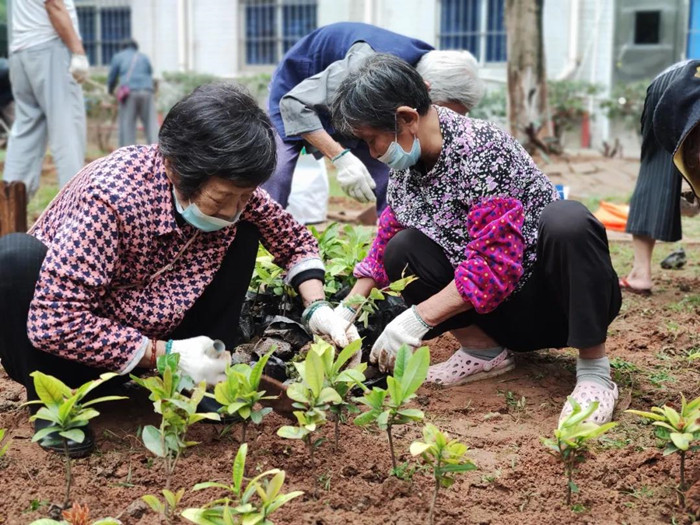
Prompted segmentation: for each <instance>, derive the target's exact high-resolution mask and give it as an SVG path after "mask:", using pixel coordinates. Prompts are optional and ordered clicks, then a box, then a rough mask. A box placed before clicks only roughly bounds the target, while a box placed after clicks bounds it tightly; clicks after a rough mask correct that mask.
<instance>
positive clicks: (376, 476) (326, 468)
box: [0, 177, 700, 525]
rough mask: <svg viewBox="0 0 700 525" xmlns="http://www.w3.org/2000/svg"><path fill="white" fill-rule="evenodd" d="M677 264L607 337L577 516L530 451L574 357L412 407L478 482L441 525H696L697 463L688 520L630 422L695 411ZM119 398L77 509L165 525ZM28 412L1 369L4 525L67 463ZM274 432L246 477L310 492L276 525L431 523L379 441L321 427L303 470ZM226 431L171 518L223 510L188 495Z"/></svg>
mask: <svg viewBox="0 0 700 525" xmlns="http://www.w3.org/2000/svg"><path fill="white" fill-rule="evenodd" d="M553 178H554V177H553ZM632 185H633V180H632ZM577 188H578V187H577ZM598 189H599V190H600V187H599V188H598ZM576 191H578V192H579V194H580V195H581V194H582V193H583V190H579V189H577V190H576ZM620 191H621V192H622V191H623V190H622V189H621V190H620ZM572 193H573V189H572ZM596 194H597V195H602V193H601V192H600V191H599V192H598V193H596ZM581 197H582V198H585V197H584V196H583V195H581ZM686 251H687V253H688V259H689V262H688V264H687V265H686V267H685V268H683V269H682V270H677V271H661V270H658V260H657V259H658V258H659V257H660V256H658V257H657V258H656V259H655V269H656V270H655V271H656V275H655V282H654V294H653V295H652V296H650V297H641V296H637V295H630V294H625V295H624V304H623V307H622V311H621V313H620V315H619V316H618V318H617V319H616V320H615V321H614V322H613V323H612V325H611V326H610V329H609V339H608V351H609V355H610V357H611V361H612V363H613V366H614V375H615V379H616V381H617V383H618V385H619V386H620V388H621V395H620V402H619V405H618V409H617V411H616V420H617V421H619V423H620V424H619V426H618V427H616V428H615V429H613V431H611V432H610V433H609V434H608V435H607V437H605V438H604V439H602V440H601V443H600V446H599V447H597V449H596V450H595V454H594V456H593V457H591V458H590V459H588V460H587V461H586V462H585V463H583V464H582V465H581V466H580V467H579V471H578V472H577V473H576V479H577V480H578V485H579V487H580V493H579V494H575V495H574V498H573V503H574V504H575V506H574V510H572V508H569V507H567V506H566V505H565V504H564V494H565V480H564V477H563V474H562V470H561V467H560V465H559V464H558V463H557V462H556V461H555V459H554V458H552V457H551V456H549V455H548V454H547V453H546V452H545V450H544V448H543V447H542V445H541V444H540V441H539V437H540V436H547V435H549V434H551V432H552V430H553V429H554V428H555V426H556V423H557V418H558V415H559V411H560V409H561V406H562V404H563V402H564V400H565V397H566V395H567V394H569V393H570V392H571V390H572V389H573V386H574V377H575V374H574V369H575V353H574V352H573V351H572V350H571V349H565V350H549V351H540V352H535V353H529V354H520V355H518V356H517V367H516V369H515V370H513V371H512V372H510V373H508V374H506V375H503V376H500V377H498V378H494V379H492V380H489V381H484V382H478V383H474V384H471V385H466V386H462V387H457V388H453V389H440V388H435V387H423V388H422V389H421V390H420V391H419V396H418V398H417V403H416V406H420V408H422V409H423V410H424V411H425V413H426V415H427V419H428V420H429V421H431V422H434V423H435V424H436V425H437V426H439V427H440V428H441V429H443V430H445V431H447V432H449V433H450V434H451V435H453V436H454V437H458V438H460V439H461V440H462V441H463V442H465V443H466V444H468V445H469V447H470V452H469V454H470V457H471V459H473V461H474V462H475V463H476V464H477V466H478V470H476V471H473V472H468V473H466V474H464V475H462V476H461V477H459V478H458V481H457V483H456V484H455V485H454V486H453V487H452V488H451V489H449V490H446V491H444V492H442V493H441V494H440V496H439V498H438V501H437V515H436V523H438V524H443V525H448V524H454V523H460V524H461V523H465V524H467V523H474V524H494V525H495V524H512V523H516V522H517V523H519V524H522V525H526V524H533V525H534V524H537V525H539V524H542V525H547V524H560V523H581V524H583V523H586V524H589V523H595V524H623V523H625V524H652V523H653V524H656V523H677V524H691V523H693V522H694V520H695V519H698V518H700V485H698V483H700V454H698V453H696V454H695V456H690V459H689V461H688V463H687V475H688V478H689V481H690V482H693V483H696V485H695V487H694V489H691V491H690V492H689V501H688V505H687V508H686V509H681V508H679V506H678V504H677V495H676V492H675V489H674V487H675V485H676V482H677V481H676V480H677V478H678V473H679V463H678V458H677V457H676V456H669V457H664V456H663V455H662V452H661V450H660V449H658V448H657V446H656V442H655V439H654V438H653V437H652V433H651V430H650V427H649V426H647V425H645V424H643V423H642V422H640V421H639V420H638V419H637V418H636V417H634V416H631V415H629V414H624V409H626V408H635V409H642V410H646V409H649V408H650V407H651V406H654V405H659V406H660V405H662V404H664V403H668V404H674V405H675V404H677V403H678V402H679V395H680V393H681V392H682V393H684V394H685V395H686V397H688V398H694V397H697V396H698V395H700V359H695V360H691V359H689V355H691V354H692V353H693V352H699V351H700V247H698V246H697V245H691V246H688V247H687V249H686ZM612 253H613V257H614V260H615V264H616V267H617V268H618V269H619V271H620V273H621V274H622V273H624V270H625V269H626V267H627V266H628V265H629V258H630V251H629V246H628V245H627V243H624V242H619V241H615V242H613V243H612ZM657 270H658V271H657ZM429 346H430V348H431V360H432V361H433V362H439V361H442V360H444V359H446V358H447V357H449V355H450V354H451V352H452V351H453V350H454V348H455V346H456V343H455V342H454V340H452V339H451V338H450V336H443V337H441V338H439V339H437V340H434V341H431V342H430V343H429ZM121 393H122V394H124V395H128V396H129V397H130V399H129V400H128V401H121V402H115V403H111V404H105V405H101V407H98V409H99V410H100V411H101V412H102V415H101V416H100V417H99V418H97V420H96V421H95V425H94V426H95V430H96V436H97V448H98V450H97V451H96V452H95V453H94V454H93V455H92V456H91V457H89V458H86V459H81V460H76V461H75V462H74V475H75V486H74V489H73V501H75V502H79V503H81V504H87V505H88V506H89V508H90V509H91V517H92V518H93V519H97V518H101V517H105V516H113V517H119V519H121V520H122V522H123V523H125V524H127V525H146V524H154V523H160V521H159V518H158V517H157V516H156V515H155V514H153V513H152V512H151V511H150V510H149V509H148V508H147V507H146V505H145V504H144V503H142V502H141V501H140V497H141V496H142V495H144V494H157V493H159V491H160V490H161V489H162V488H163V486H164V477H163V469H162V465H161V463H160V461H159V460H158V459H157V458H153V457H152V455H151V454H150V453H149V452H148V451H147V450H146V449H145V448H144V447H143V445H142V444H141V443H140V440H139V438H138V437H137V435H138V433H139V430H140V428H142V427H143V426H144V425H146V424H157V419H156V415H155V414H154V413H153V411H152V405H151V403H150V402H149V401H148V399H147V396H146V395H145V392H143V391H141V390H140V389H139V388H138V387H136V386H134V385H127V386H126V387H124V388H123V389H121ZM23 400H24V392H23V389H22V388H21V387H19V386H17V385H16V384H14V383H13V382H11V381H10V380H8V378H7V376H6V375H5V373H4V371H2V370H1V369H0V428H7V429H8V434H9V438H10V439H11V444H10V449H9V452H8V454H7V457H6V460H5V461H4V463H3V464H2V466H0V480H1V482H2V489H1V490H0V523H2V524H26V523H30V522H31V521H32V520H34V519H38V518H40V517H45V516H46V515H47V513H48V509H49V506H50V504H51V503H59V502H60V501H61V499H62V494H63V482H64V481H63V480H64V478H63V464H62V460H61V458H60V457H59V456H56V455H52V454H49V453H46V452H44V451H42V450H41V449H40V448H39V447H38V446H36V445H34V444H32V443H31V442H30V440H31V436H32V427H31V424H30V423H29V422H28V420H27V413H26V411H25V409H22V408H20V404H21V403H22V402H23ZM282 424H285V423H284V420H283V419H281V418H280V417H279V416H277V415H274V414H272V415H270V416H268V417H267V418H266V419H265V420H264V421H263V423H262V425H261V426H260V427H259V428H257V429H253V430H252V431H251V432H252V433H253V435H254V436H255V437H254V438H252V439H251V440H250V443H249V447H250V451H249V456H248V465H247V474H249V475H250V474H254V473H257V472H260V471H262V470H265V469H268V468H273V467H277V468H281V469H284V470H285V471H286V472H287V481H286V484H285V491H292V490H303V491H305V494H304V496H302V497H300V498H297V499H296V500H294V501H292V502H291V503H290V504H288V505H286V506H284V507H282V509H281V510H280V511H278V513H277V514H275V515H274V517H273V520H274V521H275V522H276V523H283V524H308V525H334V524H346V523H362V524H369V525H372V524H377V525H379V524H385V523H391V524H401V525H403V524H405V525H409V524H416V523H423V522H425V519H426V517H427V509H428V505H429V501H430V495H431V492H432V482H431V480H430V478H429V476H428V474H427V473H426V472H421V471H419V472H416V473H415V474H414V475H413V477H412V479H411V480H399V479H397V478H394V477H390V476H389V470H390V466H391V460H390V457H389V451H388V446H387V440H386V436H385V435H384V434H382V433H375V432H372V431H370V430H367V429H361V428H357V427H355V426H353V425H352V424H349V425H345V426H343V427H342V430H341V439H342V445H341V447H340V450H339V451H337V452H336V451H334V450H333V445H332V425H328V426H327V427H326V428H323V429H321V431H320V435H321V436H323V437H326V438H328V439H327V440H326V441H325V442H324V443H323V444H322V445H321V447H320V448H319V450H318V451H317V454H316V459H317V462H316V466H315V468H312V467H311V464H310V462H309V459H308V456H307V453H306V450H305V449H304V447H303V444H302V443H300V442H290V441H288V440H284V439H282V438H279V437H277V436H276V434H275V431H276V429H277V428H278V427H279V426H280V425H282ZM221 429H222V427H220V426H218V425H208V424H198V425H195V427H193V429H192V431H191V434H190V436H189V437H190V438H191V439H193V440H196V441H199V442H200V444H199V445H198V446H195V447H193V448H192V449H190V451H189V452H188V453H187V454H186V456H185V457H184V458H183V459H182V460H181V462H180V464H179V465H178V468H177V474H176V477H177V481H176V482H175V483H174V488H179V487H184V488H186V489H188V490H187V492H186V494H185V497H184V499H183V502H182V505H181V508H185V507H188V506H198V505H201V504H203V503H205V502H206V501H208V500H210V499H214V498H215V497H217V496H218V495H219V494H218V493H217V491H215V490H210V491H202V492H191V491H190V490H189V489H190V488H191V487H192V486H193V485H195V484H196V483H199V482H202V481H218V482H224V483H229V482H230V478H231V465H232V461H233V458H234V456H235V454H236V451H237V449H238V442H237V440H236V436H237V435H238V429H237V428H235V427H234V428H233V429H232V431H231V432H229V433H227V434H225V435H223V436H221V435H220V431H221ZM395 437H396V448H397V451H400V456H401V458H400V461H402V462H404V461H408V460H410V454H408V447H409V445H410V443H411V441H412V440H414V439H416V438H419V437H420V427H419V426H418V425H409V426H406V427H403V428H401V427H399V428H397V429H396V431H395ZM407 477H408V476H407ZM314 494H315V496H314ZM693 495H695V496H693ZM693 513H694V515H695V517H693ZM179 522H180V523H185V520H181V521H179Z"/></svg>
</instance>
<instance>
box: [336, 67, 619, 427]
mask: <svg viewBox="0 0 700 525" xmlns="http://www.w3.org/2000/svg"><path fill="white" fill-rule="evenodd" d="M332 109H333V118H334V125H335V126H336V129H338V130H341V131H343V132H345V133H348V134H353V135H354V136H356V137H358V138H360V139H362V140H364V141H365V142H366V143H367V144H368V146H369V148H370V152H371V154H372V155H373V156H374V157H376V158H378V159H379V160H381V161H383V162H385V163H386V164H388V165H389V166H390V167H391V168H392V171H391V174H390V179H389V188H388V202H389V206H388V207H387V209H386V210H385V211H384V212H383V213H382V215H381V217H380V219H379V230H378V233H377V237H376V238H375V240H374V243H373V245H372V248H371V250H370V252H369V255H368V256H367V258H366V259H365V260H363V261H362V262H360V263H359V264H358V265H357V266H356V268H355V275H356V276H357V277H358V278H359V279H358V281H357V284H356V285H355V287H354V289H353V290H352V291H351V293H360V294H363V295H367V294H368V293H369V291H370V290H371V288H372V287H374V286H385V285H386V284H387V283H389V282H390V281H393V280H396V279H398V278H400V277H401V275H402V272H404V270H406V271H407V272H408V273H409V274H414V275H416V276H417V277H418V280H417V281H415V282H414V283H412V284H410V285H409V286H408V287H407V288H406V290H405V292H404V298H405V299H406V301H407V303H408V304H409V305H411V308H410V309H408V310H407V311H406V312H404V313H402V314H401V315H399V316H398V317H397V318H396V319H394V320H393V321H392V322H391V323H390V324H389V325H388V326H387V327H386V329H385V330H384V332H383V333H382V334H381V335H380V337H379V338H378V339H377V341H376V343H375V345H374V346H373V348H372V353H371V356H370V359H371V360H372V361H378V362H379V366H380V367H381V368H387V367H390V366H392V364H393V360H394V355H395V353H396V351H397V349H398V348H399V346H401V345H402V344H408V345H410V346H413V347H415V346H418V345H420V344H421V341H422V340H424V339H429V338H432V337H435V336H436V335H438V334H441V333H443V332H445V331H448V330H449V331H451V332H452V334H453V335H454V336H455V337H456V338H457V340H458V341H459V343H460V345H461V347H460V348H459V349H457V351H456V352H455V353H454V355H453V356H452V357H451V358H450V359H449V360H448V361H446V362H444V363H440V364H434V365H433V366H431V367H430V371H429V374H428V380H429V381H432V382H435V383H440V384H443V385H446V386H451V385H459V384H464V383H467V382H471V381H476V380H480V379H485V378H488V377H493V376H495V375H499V374H503V373H505V372H507V371H508V370H511V369H512V368H513V367H514V360H513V357H512V354H511V351H516V352H521V351H529V350H536V349H540V348H548V347H557V348H558V347H566V346H571V347H575V348H578V349H579V358H578V361H577V374H576V375H577V385H576V388H575V389H574V392H573V396H574V398H575V399H576V400H577V401H578V402H580V403H581V404H583V405H584V406H585V405H588V404H589V403H590V402H592V401H594V400H597V401H600V406H599V408H598V409H597V411H596V412H595V413H594V414H593V415H592V418H591V419H592V420H593V421H595V422H597V423H602V422H605V421H609V420H610V419H611V417H612V413H613V409H614V406H615V402H616V400H617V397H618V392H617V386H616V385H615V383H613V381H612V380H611V378H610V364H609V362H608V359H607V357H606V356H605V340H606V333H607V327H608V325H609V324H610V322H611V321H612V320H613V319H614V318H615V316H616V315H617V313H618V311H619V308H620V302H621V297H620V290H619V286H618V281H617V276H616V275H615V271H614V270H613V268H612V264H611V261H610V255H609V252H608V244H607V237H606V234H605V230H604V228H603V226H602V225H601V224H600V223H599V222H598V221H597V220H596V219H595V218H594V217H593V216H592V215H591V214H590V213H589V212H588V211H587V210H586V208H585V207H584V206H583V205H581V204H580V203H578V202H573V201H558V200H557V194H556V191H555V188H554V187H553V185H552V183H551V182H550V181H549V180H548V179H547V178H546V177H545V176H544V175H543V174H542V173H541V172H540V171H539V170H538V169H537V167H536V165H535V164H534V162H533V160H532V159H531V158H530V156H529V155H528V154H527V153H526V152H525V150H523V148H522V147H521V146H520V145H519V144H518V142H517V141H516V140H515V139H513V138H512V137H511V136H509V135H508V134H506V133H504V132H503V131H502V130H500V129H499V128H498V127H496V126H495V125H493V124H491V123H488V122H484V121H480V120H474V119H470V118H467V117H463V116H460V115H458V114H456V113H454V112H452V111H450V110H449V109H445V108H442V107H438V106H432V105H431V104H430V97H429V94H428V87H426V85H425V83H424V82H423V80H422V79H421V77H420V76H419V75H417V74H416V73H415V71H413V70H412V69H411V68H410V66H408V65H407V64H405V63H404V62H403V61H401V60H400V59H396V58H395V57H392V56H390V55H376V56H373V57H371V58H369V59H368V60H367V61H366V62H364V64H363V65H362V66H361V67H360V68H358V70H356V71H355V72H354V73H352V74H350V76H349V77H348V78H347V79H346V80H345V81H344V82H343V84H342V85H341V87H340V89H339V91H338V94H337V97H336V99H335V101H334V103H333V108H332ZM337 311H338V313H339V314H341V315H344V316H345V317H346V318H350V317H351V314H352V312H351V310H350V308H349V307H347V306H345V305H341V306H339V307H338V309H337ZM570 411H571V406H570V405H569V403H568V402H567V403H566V404H565V406H564V409H563V411H562V417H563V416H565V415H566V414H568V413H570Z"/></svg>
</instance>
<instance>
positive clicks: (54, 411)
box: [22, 370, 126, 509]
mask: <svg viewBox="0 0 700 525" xmlns="http://www.w3.org/2000/svg"><path fill="white" fill-rule="evenodd" d="M30 375H31V376H32V377H33V378H34V389H35V390H36V393H37V395H38V396H39V399H38V400H35V401H28V402H27V403H24V405H43V406H42V407H41V408H40V409H39V410H38V411H37V413H36V414H34V415H33V416H32V417H30V418H29V420H30V421H36V420H37V419H42V420H44V421H48V422H49V423H51V425H50V426H48V427H46V428H43V429H41V430H39V431H38V432H37V433H35V434H34V437H33V438H32V441H33V442H36V441H40V440H41V439H42V438H44V437H46V436H48V435H49V434H52V433H54V432H55V433H57V434H58V435H59V436H60V437H61V439H62V440H63V451H64V458H65V468H66V493H65V498H64V499H63V508H64V509H65V508H68V504H69V503H70V489H71V485H72V483H73V475H72V472H71V465H72V460H71V457H70V455H69V452H68V440H72V441H75V442H76V443H82V442H83V441H84V440H85V431H84V430H83V428H84V427H86V426H87V424H88V423H89V421H90V420H91V419H93V418H95V417H97V416H99V415H100V413H99V412H98V411H97V410H95V409H94V408H91V407H92V406H93V405H96V404H97V403H103V402H105V401H115V400H118V399H126V397H124V396H104V397H99V398H97V399H91V400H90V401H87V402H85V403H83V399H85V396H87V395H88V394H89V393H90V392H92V391H93V390H94V389H95V388H97V387H98V386H100V385H102V384H103V383H104V382H105V381H108V380H109V379H112V378H113V377H116V376H117V374H114V373H112V372H108V373H104V374H100V377H99V378H98V379H94V380H92V381H88V382H87V383H85V384H83V385H81V386H79V387H78V388H70V387H68V386H67V385H66V384H65V383H63V382H62V381H61V380H59V379H56V378H55V377H53V376H50V375H47V374H44V373H42V372H39V371H38V370H37V371H35V372H32V373H31V374H30ZM24 405H22V406H24Z"/></svg>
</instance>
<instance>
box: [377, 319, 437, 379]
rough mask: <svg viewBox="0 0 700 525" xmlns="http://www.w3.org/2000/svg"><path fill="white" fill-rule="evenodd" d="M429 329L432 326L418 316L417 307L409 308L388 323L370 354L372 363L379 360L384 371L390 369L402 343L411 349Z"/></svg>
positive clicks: (418, 343)
mask: <svg viewBox="0 0 700 525" xmlns="http://www.w3.org/2000/svg"><path fill="white" fill-rule="evenodd" d="M428 330H430V327H429V326H428V325H427V324H426V323H425V321H423V320H422V319H421V318H420V317H419V316H418V314H417V313H416V307H415V306H413V307H411V308H409V309H408V310H406V311H405V312H403V313H402V314H400V315H398V316H397V317H396V318H395V319H394V320H393V321H391V322H390V323H389V324H388V325H386V328H384V331H383V332H382V333H381V334H380V336H379V337H378V338H377V340H376V341H375V343H374V346H373V347H372V352H371V353H370V354H369V361H370V363H377V362H378V363H379V369H380V370H381V371H382V372H388V371H390V370H391V369H392V368H393V367H394V361H395V360H396V353H397V352H398V351H399V348H400V347H401V345H404V344H405V345H408V346H410V347H411V349H413V348H416V347H418V346H420V344H421V341H422V340H423V336H424V335H425V334H426V333H428Z"/></svg>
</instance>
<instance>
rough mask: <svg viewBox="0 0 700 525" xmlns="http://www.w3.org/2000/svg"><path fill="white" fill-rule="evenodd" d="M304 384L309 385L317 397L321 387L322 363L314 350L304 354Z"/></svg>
mask: <svg viewBox="0 0 700 525" xmlns="http://www.w3.org/2000/svg"><path fill="white" fill-rule="evenodd" d="M305 363H306V366H305V371H306V377H304V379H305V380H306V384H308V385H309V388H310V389H311V392H312V393H313V395H314V397H318V396H319V394H320V393H321V389H322V388H323V363H322V362H321V357H320V356H319V355H318V354H317V353H316V352H309V353H308V354H306V361H305Z"/></svg>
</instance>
